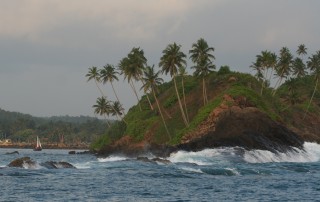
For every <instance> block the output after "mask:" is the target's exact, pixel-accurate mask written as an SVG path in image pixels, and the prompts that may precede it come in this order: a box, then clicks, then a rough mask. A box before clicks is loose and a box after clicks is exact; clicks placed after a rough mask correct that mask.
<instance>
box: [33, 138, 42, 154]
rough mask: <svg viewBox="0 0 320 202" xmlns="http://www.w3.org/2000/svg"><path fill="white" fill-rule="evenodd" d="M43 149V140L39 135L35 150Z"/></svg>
mask: <svg viewBox="0 0 320 202" xmlns="http://www.w3.org/2000/svg"><path fill="white" fill-rule="evenodd" d="M41 150H42V146H41V142H40V139H39V137H38V136H37V145H36V147H35V148H34V149H33V151H41Z"/></svg>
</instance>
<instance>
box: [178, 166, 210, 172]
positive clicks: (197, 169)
mask: <svg viewBox="0 0 320 202" xmlns="http://www.w3.org/2000/svg"><path fill="white" fill-rule="evenodd" d="M180 169H181V170H185V171H188V172H193V173H204V172H202V170H201V169H199V168H189V167H181V168H180Z"/></svg>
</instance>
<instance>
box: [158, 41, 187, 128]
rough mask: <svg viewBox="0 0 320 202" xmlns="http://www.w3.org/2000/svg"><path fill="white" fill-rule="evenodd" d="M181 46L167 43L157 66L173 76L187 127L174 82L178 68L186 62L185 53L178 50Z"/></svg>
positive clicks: (181, 109) (183, 117)
mask: <svg viewBox="0 0 320 202" xmlns="http://www.w3.org/2000/svg"><path fill="white" fill-rule="evenodd" d="M180 48H181V46H180V45H177V44H176V43H173V44H169V45H168V46H167V47H166V49H164V50H163V51H162V54H163V55H162V57H161V58H160V63H159V67H160V68H161V67H162V72H164V73H165V74H168V73H169V74H170V76H171V77H172V78H173V82H174V87H175V91H176V95H177V98H178V102H179V107H180V112H181V116H182V119H183V122H184V124H185V125H186V126H187V127H188V126H189V122H188V120H187V117H186V115H185V112H184V110H183V107H182V104H181V99H180V96H179V92H178V87H177V82H176V76H177V73H178V68H179V67H183V66H186V64H187V62H186V60H185V59H184V58H186V55H185V54H184V53H183V52H182V51H180Z"/></svg>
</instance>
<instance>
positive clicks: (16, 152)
mask: <svg viewBox="0 0 320 202" xmlns="http://www.w3.org/2000/svg"><path fill="white" fill-rule="evenodd" d="M6 154H19V152H18V151H14V152H7V153H6Z"/></svg>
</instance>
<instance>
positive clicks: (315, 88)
mask: <svg viewBox="0 0 320 202" xmlns="http://www.w3.org/2000/svg"><path fill="white" fill-rule="evenodd" d="M318 81H319V79H317V80H316V85H315V86H314V89H313V93H312V96H311V98H310V101H309V104H308V107H307V109H306V111H305V113H304V116H303V120H304V119H305V118H306V115H307V112H308V111H309V107H310V105H311V102H312V100H313V97H314V94H315V93H316V90H317V86H318Z"/></svg>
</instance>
